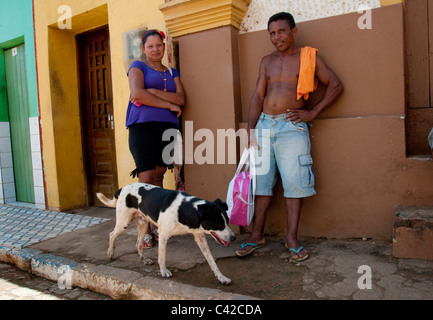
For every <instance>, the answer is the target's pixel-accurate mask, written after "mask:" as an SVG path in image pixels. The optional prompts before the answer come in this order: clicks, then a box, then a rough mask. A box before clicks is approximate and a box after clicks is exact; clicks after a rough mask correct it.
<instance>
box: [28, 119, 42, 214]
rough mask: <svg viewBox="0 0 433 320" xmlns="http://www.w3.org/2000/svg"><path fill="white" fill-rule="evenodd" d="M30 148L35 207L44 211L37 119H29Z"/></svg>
mask: <svg viewBox="0 0 433 320" xmlns="http://www.w3.org/2000/svg"><path fill="white" fill-rule="evenodd" d="M29 126H30V146H31V150H32V167H33V183H34V190H35V205H36V207H37V208H40V209H45V189H44V175H43V168H42V153H41V138H40V134H39V132H40V131H39V117H33V118H30V119H29Z"/></svg>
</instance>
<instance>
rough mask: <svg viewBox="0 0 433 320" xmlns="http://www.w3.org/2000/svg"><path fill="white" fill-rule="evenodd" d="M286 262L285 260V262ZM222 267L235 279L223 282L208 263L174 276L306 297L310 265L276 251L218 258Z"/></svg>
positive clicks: (266, 295)
mask: <svg viewBox="0 0 433 320" xmlns="http://www.w3.org/2000/svg"><path fill="white" fill-rule="evenodd" d="M283 262H285V263H283ZM217 263H218V267H219V269H220V270H221V272H222V273H223V274H224V275H227V276H229V277H230V278H231V279H232V283H231V284H230V285H228V286H223V285H221V284H220V283H219V282H218V281H217V280H216V278H215V277H214V275H213V273H212V271H211V270H210V267H209V265H208V264H207V263H205V264H200V265H198V266H196V267H194V268H192V269H188V270H186V271H178V272H176V273H175V274H174V277H175V278H174V279H176V281H178V282H183V283H188V284H192V285H195V286H203V284H204V283H206V287H209V288H214V289H219V290H221V291H227V292H233V293H239V294H243V295H248V296H252V297H256V298H261V299H266V300H298V299H301V298H305V296H304V292H303V289H302V283H303V275H304V272H305V271H306V269H307V268H306V266H302V265H298V266H296V265H295V264H293V263H290V262H288V261H285V260H284V259H283V261H282V259H281V258H280V257H279V256H277V255H276V254H275V253H273V252H269V251H267V252H260V251H257V252H255V253H254V254H252V255H251V256H249V257H243V258H238V257H232V258H225V259H218V261H217Z"/></svg>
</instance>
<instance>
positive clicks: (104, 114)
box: [78, 28, 118, 205]
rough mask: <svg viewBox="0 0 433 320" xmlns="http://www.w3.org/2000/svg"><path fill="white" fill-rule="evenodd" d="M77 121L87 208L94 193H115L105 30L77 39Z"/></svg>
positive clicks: (107, 52)
mask: <svg viewBox="0 0 433 320" xmlns="http://www.w3.org/2000/svg"><path fill="white" fill-rule="evenodd" d="M78 48H79V65H80V69H81V70H80V79H81V80H80V82H81V117H82V124H83V125H82V128H83V141H84V146H83V147H84V148H83V149H84V158H85V163H86V169H87V186H88V192H89V195H88V199H89V205H94V204H95V205H99V204H100V202H99V199H97V197H96V193H97V192H102V193H104V194H105V195H107V196H109V197H111V196H113V195H114V193H115V192H116V190H117V187H118V186H117V165H116V150H115V142H114V118H113V99H112V89H111V67H110V48H109V33H108V29H106V28H105V29H102V30H98V31H95V32H90V33H86V34H85V35H81V36H79V37H78Z"/></svg>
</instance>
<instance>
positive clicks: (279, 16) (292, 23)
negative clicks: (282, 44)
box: [268, 12, 296, 30]
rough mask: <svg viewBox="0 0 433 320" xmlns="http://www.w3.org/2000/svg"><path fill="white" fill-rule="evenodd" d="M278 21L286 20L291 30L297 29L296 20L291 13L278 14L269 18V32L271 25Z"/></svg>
mask: <svg viewBox="0 0 433 320" xmlns="http://www.w3.org/2000/svg"><path fill="white" fill-rule="evenodd" d="M278 20H286V21H287V22H288V23H289V26H290V29H293V28H295V27H296V22H295V18H293V16H292V15H291V14H290V13H288V12H279V13H276V14H274V15H273V16H272V17H270V18H269V21H268V30H269V26H270V25H271V23H272V22H274V21H278Z"/></svg>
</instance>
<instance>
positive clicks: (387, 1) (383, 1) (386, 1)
mask: <svg viewBox="0 0 433 320" xmlns="http://www.w3.org/2000/svg"><path fill="white" fill-rule="evenodd" d="M402 2H403V0H380V5H381V6H382V7H385V6H390V5H393V4H397V3H402Z"/></svg>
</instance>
